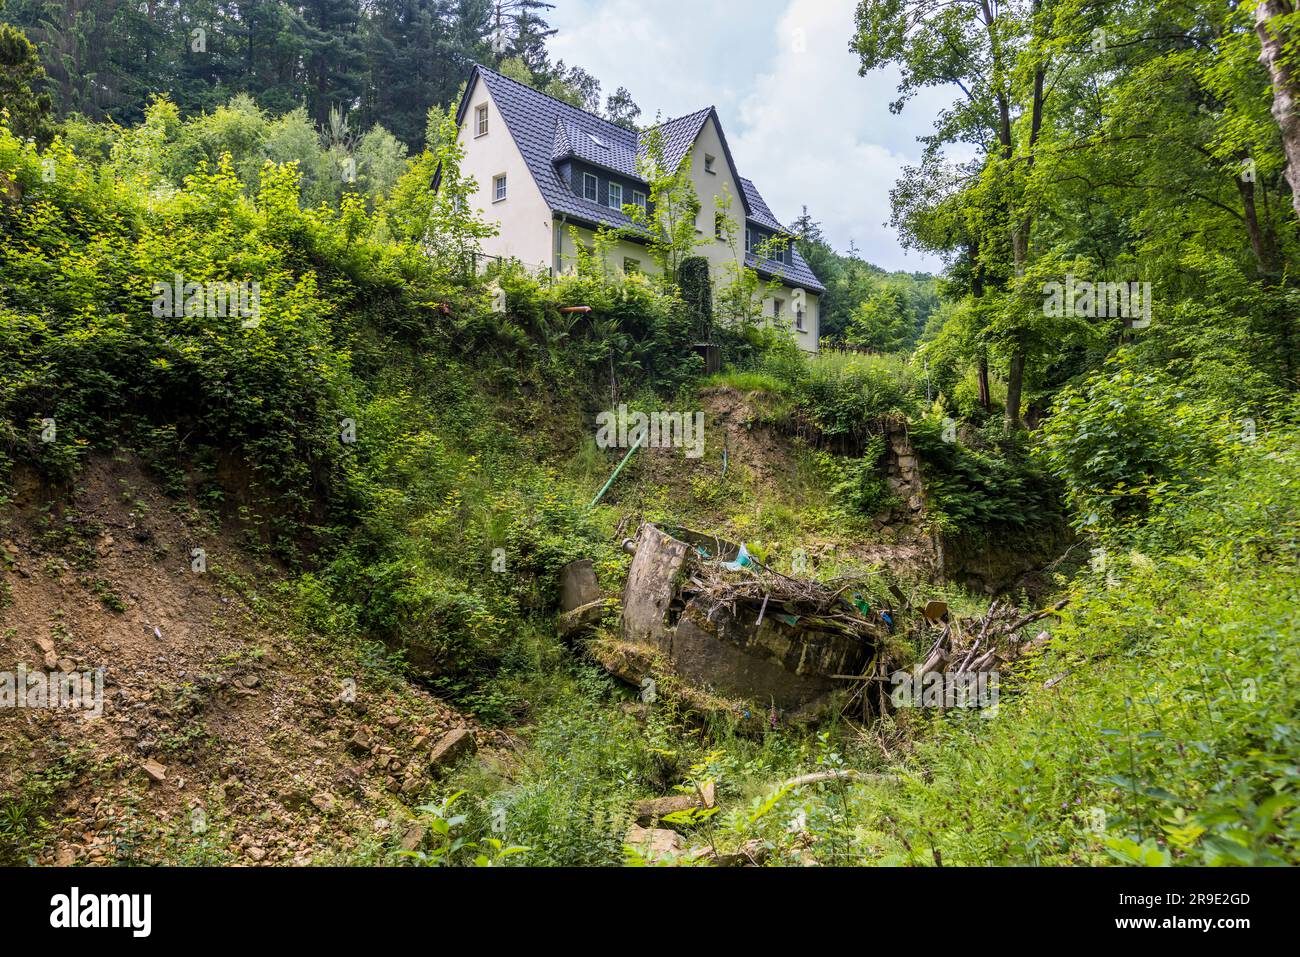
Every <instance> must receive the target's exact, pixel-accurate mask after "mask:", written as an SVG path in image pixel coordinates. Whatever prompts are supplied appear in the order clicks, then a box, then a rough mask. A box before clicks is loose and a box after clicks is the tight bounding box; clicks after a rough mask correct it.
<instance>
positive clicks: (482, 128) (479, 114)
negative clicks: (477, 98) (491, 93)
mask: <svg viewBox="0 0 1300 957" xmlns="http://www.w3.org/2000/svg"><path fill="white" fill-rule="evenodd" d="M474 129H475V131H476V132H475V133H474V135H475V136H487V131H488V108H487V104H486V103H484V104H483V105H482V106H480V107H479V108H478V109H477V110H475V111H474Z"/></svg>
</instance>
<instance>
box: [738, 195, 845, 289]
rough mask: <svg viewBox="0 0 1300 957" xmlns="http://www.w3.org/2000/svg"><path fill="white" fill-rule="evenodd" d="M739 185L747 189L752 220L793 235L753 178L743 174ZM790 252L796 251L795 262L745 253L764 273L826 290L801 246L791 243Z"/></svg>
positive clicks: (754, 267) (752, 267)
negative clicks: (760, 257) (775, 212)
mask: <svg viewBox="0 0 1300 957" xmlns="http://www.w3.org/2000/svg"><path fill="white" fill-rule="evenodd" d="M740 188H741V189H743V190H744V191H745V200H746V202H747V203H748V205H749V220H750V222H752V223H757V224H758V225H759V226H765V227H767V228H768V229H772V230H775V231H776V232H779V233H784V234H785V235H787V236H790V235H793V234H792V233H791V232H790V230H788V229H786V228H785V227H784V226H782V225H781V222H780V220H778V219H777V218H776V217H775V216H774V215H772V210H771V209H770V208H769V207H768V205H767V203H766V202H765V201H764V200H763V196H762V194H760V193H759V191H758V187H757V186H755V185H754V184H753V182H751V181H750V180H747V179H744V178H742V179H741V180H740ZM790 252H791V253H792V254H793V256H792V257H791V258H793V260H794V262H793V263H792V264H789V263H778V262H773V261H772V260H770V259H759V258H758V257H757V256H755V255H754V254H753V253H746V254H745V265H747V266H749V268H750V269H755V270H757V271H758V272H760V273H762V274H763V275H765V276H770V277H772V278H774V279H780V280H782V281H783V282H785V283H787V284H788V285H792V286H803V287H804V288H805V289H807V290H808V291H810V292H817V293H822V292H825V291H826V287H825V286H823V285H822V284H821V283H820V282H818V280H817V276H816V275H815V274H814V273H813V271H812V267H810V266H809V265H808V263H807V262H806V261H805V260H804V258H803V257H802V256H800V255H799V250H797V249H794V248H793V247H792V248H791V250H790Z"/></svg>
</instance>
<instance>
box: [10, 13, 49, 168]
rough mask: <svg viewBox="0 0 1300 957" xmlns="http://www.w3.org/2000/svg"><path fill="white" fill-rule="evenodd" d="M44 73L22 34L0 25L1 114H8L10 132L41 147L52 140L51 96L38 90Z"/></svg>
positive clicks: (34, 48) (34, 50)
mask: <svg viewBox="0 0 1300 957" xmlns="http://www.w3.org/2000/svg"><path fill="white" fill-rule="evenodd" d="M44 83H45V70H44V69H42V68H41V64H40V60H39V58H38V57H37V54H36V47H34V46H33V45H32V43H31V41H30V40H28V39H27V37H25V36H24V35H23V32H22V31H21V30H19V29H18V28H16V27H11V26H10V25H9V24H7V23H0V110H4V111H5V112H6V113H8V114H9V120H8V122H9V125H10V128H11V129H12V130H13V131H14V132H15V133H16V134H17V135H18V136H22V137H31V138H33V139H35V140H36V141H37V142H38V143H40V144H41V145H44V144H46V143H48V142H49V141H50V139H51V138H52V137H53V136H54V126H53V123H52V122H51V120H52V117H51V115H50V114H51V102H50V95H49V94H48V93H46V92H45V91H44V90H42V89H41V87H42V86H44Z"/></svg>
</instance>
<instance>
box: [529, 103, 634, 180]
mask: <svg viewBox="0 0 1300 957" xmlns="http://www.w3.org/2000/svg"><path fill="white" fill-rule="evenodd" d="M584 115H585V114H584ZM589 119H593V120H594V119H596V117H594V116H593V117H589ZM602 126H603V127H604V128H603V129H602V128H593V127H594V124H592V123H587V124H581V123H576V122H574V121H573V119H572V118H570V117H561V118H559V119H558V120H556V127H557V132H556V147H557V150H558V149H559V139H560V136H561V134H560V132H559V130H561V129H562V130H563V138H564V152H562V153H561V152H556V153H555V154H554V155H553V156H552V157H551V158H552V160H560V159H563V158H567V157H570V156H576V157H577V158H578V159H580V160H583V161H585V162H588V163H591V164H593V165H595V166H600V167H602V168H604V169H608V170H613V171H614V172H615V173H620V174H622V175H623V176H627V177H630V178H631V179H635V180H638V181H640V180H641V175H640V174H639V173H638V172H637V168H636V156H637V143H636V134H635V133H633V132H632V131H631V130H625V129H622V128H621V127H617V126H614V127H613V128H614V129H616V130H618V132H619V134H620V135H614V134H612V133H611V132H610V130H609V127H611V126H613V124H612V123H602Z"/></svg>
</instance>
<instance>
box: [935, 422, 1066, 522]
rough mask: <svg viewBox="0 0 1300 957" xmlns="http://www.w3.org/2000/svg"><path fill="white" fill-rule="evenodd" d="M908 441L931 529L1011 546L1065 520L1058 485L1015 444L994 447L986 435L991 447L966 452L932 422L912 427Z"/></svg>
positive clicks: (958, 443)
mask: <svg viewBox="0 0 1300 957" xmlns="http://www.w3.org/2000/svg"><path fill="white" fill-rule="evenodd" d="M997 437H1000V433H998V436H997ZM911 438H912V445H913V447H914V448H915V449H916V452H917V455H918V456H919V457H920V459H921V462H922V467H923V474H924V476H925V490H926V507H927V519H928V521H929V522H930V523H932V524H933V525H934V527H935V528H937V529H940V530H942V531H945V532H949V533H952V534H956V535H959V536H964V537H967V538H969V539H972V540H975V541H984V542H987V541H989V540H990V539H993V540H998V541H1014V540H1015V536H1017V535H1023V534H1025V533H1028V532H1033V531H1036V530H1044V529H1047V528H1050V527H1052V526H1054V525H1056V524H1059V523H1061V522H1062V521H1063V518H1064V516H1063V515H1062V513H1061V509H1060V504H1059V501H1060V493H1059V488H1058V485H1057V483H1056V481H1055V480H1054V479H1053V477H1052V476H1051V475H1050V474H1048V473H1047V472H1045V471H1044V470H1043V469H1042V468H1041V467H1039V466H1037V465H1036V464H1035V463H1034V462H1033V461H1032V459H1031V458H1030V457H1029V455H1028V454H1027V453H1026V452H1025V451H1024V450H1022V449H1020V448H1018V447H1017V446H1015V445H1014V444H1005V445H994V444H992V443H991V442H990V440H991V439H993V438H995V436H993V435H985V436H984V437H983V439H984V441H985V442H986V443H989V444H986V445H985V447H983V448H979V449H976V448H969V447H967V446H965V445H963V444H961V443H960V442H958V441H954V440H953V436H952V434H951V432H949V433H948V434H947V435H945V428H944V425H943V423H942V422H940V421H937V420H935V419H933V418H927V419H922V420H920V421H917V422H913V423H912V431H911Z"/></svg>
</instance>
